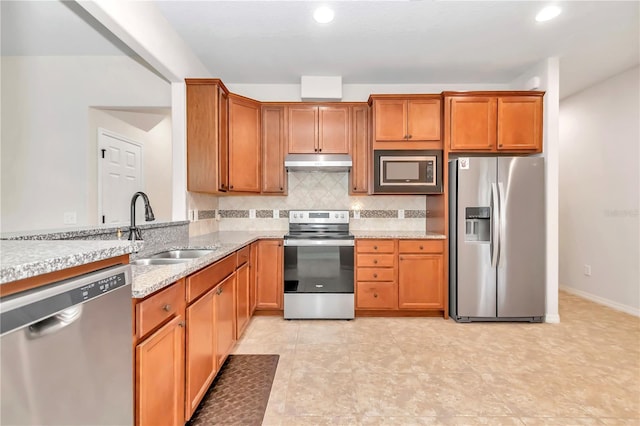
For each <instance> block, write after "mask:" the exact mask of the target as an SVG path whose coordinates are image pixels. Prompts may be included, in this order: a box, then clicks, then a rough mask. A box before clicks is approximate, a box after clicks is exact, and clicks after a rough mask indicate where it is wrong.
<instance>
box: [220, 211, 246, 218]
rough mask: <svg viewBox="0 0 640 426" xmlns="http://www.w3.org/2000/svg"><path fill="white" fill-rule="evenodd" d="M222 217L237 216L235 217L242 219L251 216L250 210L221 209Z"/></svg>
mask: <svg viewBox="0 0 640 426" xmlns="http://www.w3.org/2000/svg"><path fill="white" fill-rule="evenodd" d="M219 212H220V217H221V218H223V219H225V218H235V219H242V218H246V219H248V218H249V210H220V211H219Z"/></svg>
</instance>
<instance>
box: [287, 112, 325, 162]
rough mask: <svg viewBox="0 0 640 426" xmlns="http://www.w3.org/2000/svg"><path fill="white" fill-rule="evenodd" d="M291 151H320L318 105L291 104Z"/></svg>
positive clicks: (289, 135) (289, 114)
mask: <svg viewBox="0 0 640 426" xmlns="http://www.w3.org/2000/svg"><path fill="white" fill-rule="evenodd" d="M287 109H288V111H289V113H288V114H287V115H288V125H289V132H288V138H289V153H290V154H309V153H311V154H313V153H315V152H317V151H318V107H316V106H306V105H303V106H289V107H288V108H287Z"/></svg>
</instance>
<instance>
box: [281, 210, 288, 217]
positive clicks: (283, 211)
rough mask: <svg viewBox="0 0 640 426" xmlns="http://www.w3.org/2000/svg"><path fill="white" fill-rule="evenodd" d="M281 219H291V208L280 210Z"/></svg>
mask: <svg viewBox="0 0 640 426" xmlns="http://www.w3.org/2000/svg"><path fill="white" fill-rule="evenodd" d="M280 219H289V210H280Z"/></svg>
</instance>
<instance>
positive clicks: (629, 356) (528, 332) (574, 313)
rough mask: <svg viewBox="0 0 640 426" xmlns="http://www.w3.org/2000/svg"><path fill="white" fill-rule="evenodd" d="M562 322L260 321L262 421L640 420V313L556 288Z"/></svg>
mask: <svg viewBox="0 0 640 426" xmlns="http://www.w3.org/2000/svg"><path fill="white" fill-rule="evenodd" d="M560 317H561V323H560V324H514V323H509V324H506V323H474V324H457V323H455V322H454V321H452V320H443V319H442V318H357V319H356V320H354V321H286V320H284V319H282V318H275V317H254V318H253V320H252V322H251V324H250V325H249V327H248V328H247V331H246V333H245V335H244V336H243V338H242V339H241V340H240V341H239V342H238V344H237V346H236V348H235V353H277V354H280V362H279V364H278V369H277V371H276V376H275V379H274V382H273V388H272V391H271V396H270V398H269V404H268V406H267V411H266V413H265V417H264V422H263V424H265V425H329V424H331V425H351V424H353V425H640V319H638V318H637V317H633V316H631V315H627V314H624V313H620V312H617V311H614V310H612V309H609V308H606V307H603V306H601V305H598V304H595V303H592V302H589V301H587V300H584V299H581V298H579V297H576V296H573V295H570V294H567V293H561V294H560Z"/></svg>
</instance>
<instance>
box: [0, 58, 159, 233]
mask: <svg viewBox="0 0 640 426" xmlns="http://www.w3.org/2000/svg"><path fill="white" fill-rule="evenodd" d="M1 67H2V73H1V78H2V80H1V84H2V111H1V113H2V118H1V120H2V124H3V126H2V130H1V131H2V140H1V150H2V160H1V161H2V164H1V165H2V170H1V174H2V193H1V194H2V211H1V213H2V214H1V217H2V224H1V226H2V231H19V230H34V229H51V228H61V227H63V226H64V224H63V214H64V212H71V211H75V212H76V214H77V225H86V224H90V223H92V220H93V217H90V214H91V212H92V210H91V206H92V205H93V204H92V203H93V202H94V201H95V197H94V198H93V199H92V198H91V197H90V192H91V191H92V190H93V188H92V187H91V185H92V181H91V179H90V176H89V174H90V171H91V167H90V165H91V164H95V162H96V158H95V155H97V154H94V153H93V152H92V151H91V150H90V147H91V144H90V141H89V136H88V135H89V117H88V116H89V107H91V106H94V107H105V106H116V107H137V106H146V107H170V106H171V89H170V84H169V83H168V82H166V81H165V80H163V79H162V78H160V77H158V76H157V75H156V74H154V73H152V72H151V71H149V70H148V69H146V68H145V67H144V66H142V65H140V64H139V63H138V62H136V61H134V60H133V59H131V58H129V57H127V56H82V57H68V56H67V57H62V56H55V57H54V56H38V57H34V56H24V57H7V56H4V57H2V64H1Z"/></svg>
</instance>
